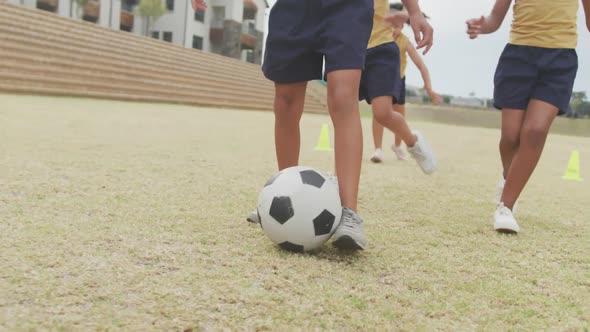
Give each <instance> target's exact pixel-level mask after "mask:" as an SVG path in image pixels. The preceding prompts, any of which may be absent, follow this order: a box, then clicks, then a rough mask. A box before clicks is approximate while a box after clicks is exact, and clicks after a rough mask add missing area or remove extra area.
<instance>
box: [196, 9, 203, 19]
mask: <svg viewBox="0 0 590 332" xmlns="http://www.w3.org/2000/svg"><path fill="white" fill-rule="evenodd" d="M195 21H199V22H205V11H204V10H200V9H199V10H195Z"/></svg>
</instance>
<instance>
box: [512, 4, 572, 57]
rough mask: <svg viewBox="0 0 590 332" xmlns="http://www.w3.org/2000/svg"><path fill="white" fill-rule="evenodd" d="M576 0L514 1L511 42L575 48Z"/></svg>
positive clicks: (545, 46) (546, 46)
mask: <svg viewBox="0 0 590 332" xmlns="http://www.w3.org/2000/svg"><path fill="white" fill-rule="evenodd" d="M578 2H579V0H515V2H514V19H513V21H512V31H511V32H510V44H515V45H525V46H536V47H544V48H576V46H577V44H578V32H577V23H576V20H577V15H578V6H579V4H578Z"/></svg>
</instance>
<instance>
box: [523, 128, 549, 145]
mask: <svg viewBox="0 0 590 332" xmlns="http://www.w3.org/2000/svg"><path fill="white" fill-rule="evenodd" d="M548 134H549V132H548V130H547V129H546V128H543V127H538V126H524V127H523V128H522V132H521V134H520V141H521V144H522V145H526V146H527V147H532V148H538V147H542V146H543V145H544V144H545V140H546V139H547V135H548Z"/></svg>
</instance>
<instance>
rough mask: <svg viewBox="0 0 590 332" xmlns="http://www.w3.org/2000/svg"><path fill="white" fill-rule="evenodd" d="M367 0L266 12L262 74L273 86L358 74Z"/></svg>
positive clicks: (305, 1) (367, 32)
mask: <svg viewBox="0 0 590 332" xmlns="http://www.w3.org/2000/svg"><path fill="white" fill-rule="evenodd" d="M373 11H374V9H373V0H278V1H277V2H276V3H275V5H274V6H273V8H272V10H271V11H270V17H269V23H268V31H269V32H268V37H267V39H266V50H265V54H264V63H263V65H262V71H263V72H264V76H266V78H268V79H270V80H271V81H274V82H276V83H297V82H306V81H311V80H319V79H322V67H323V65H324V58H325V60H326V63H325V71H326V73H329V72H331V71H335V70H343V69H363V68H364V65H365V52H366V50H367V44H368V43H369V37H370V36H371V30H372V29H373Z"/></svg>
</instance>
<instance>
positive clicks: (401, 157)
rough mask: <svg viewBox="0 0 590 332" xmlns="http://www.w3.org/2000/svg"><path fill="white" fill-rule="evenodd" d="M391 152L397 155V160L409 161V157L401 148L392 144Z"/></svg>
mask: <svg viewBox="0 0 590 332" xmlns="http://www.w3.org/2000/svg"><path fill="white" fill-rule="evenodd" d="M391 150H392V151H393V152H394V153H395V156H396V157H397V160H408V155H407V154H406V153H405V152H404V149H402V147H401V146H396V145H395V144H391Z"/></svg>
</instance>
